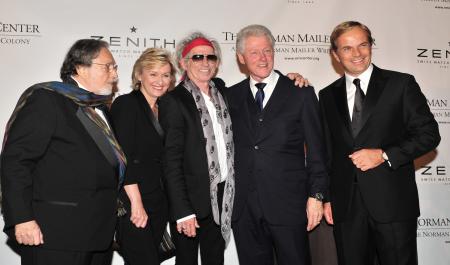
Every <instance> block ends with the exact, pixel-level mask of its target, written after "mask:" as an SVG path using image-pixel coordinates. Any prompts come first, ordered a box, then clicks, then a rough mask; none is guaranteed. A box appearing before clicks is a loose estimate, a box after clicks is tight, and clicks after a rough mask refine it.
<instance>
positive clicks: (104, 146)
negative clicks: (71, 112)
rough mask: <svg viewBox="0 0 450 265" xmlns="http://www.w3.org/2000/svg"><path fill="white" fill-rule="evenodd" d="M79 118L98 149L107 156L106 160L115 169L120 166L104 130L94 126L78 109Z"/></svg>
mask: <svg viewBox="0 0 450 265" xmlns="http://www.w3.org/2000/svg"><path fill="white" fill-rule="evenodd" d="M76 116H77V118H78V119H79V120H80V122H81V124H82V125H83V127H84V128H85V129H86V131H87V133H88V134H89V135H90V136H91V138H92V139H93V140H94V142H95V144H96V145H97V147H98V148H99V149H100V151H101V152H102V154H103V155H104V156H105V158H106V160H107V161H108V162H109V163H110V164H111V166H113V167H114V168H115V167H117V166H118V165H119V163H118V161H117V157H116V155H115V154H114V150H113V148H112V147H111V145H110V144H109V142H108V140H107V139H106V137H105V135H104V134H103V132H102V130H101V129H100V128H99V127H98V126H97V125H95V124H94V122H92V121H91V119H89V117H88V116H87V115H86V114H85V113H84V112H83V110H81V108H80V107H78V110H77V113H76Z"/></svg>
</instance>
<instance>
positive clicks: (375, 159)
mask: <svg viewBox="0 0 450 265" xmlns="http://www.w3.org/2000/svg"><path fill="white" fill-rule="evenodd" d="M348 157H349V158H350V159H351V160H352V162H353V164H354V165H355V166H356V167H357V168H359V169H361V170H362V171H367V170H369V169H372V168H375V167H377V166H379V165H381V164H382V163H383V162H384V159H383V150H381V149H361V150H358V151H356V152H354V153H353V154H351V155H349V156H348Z"/></svg>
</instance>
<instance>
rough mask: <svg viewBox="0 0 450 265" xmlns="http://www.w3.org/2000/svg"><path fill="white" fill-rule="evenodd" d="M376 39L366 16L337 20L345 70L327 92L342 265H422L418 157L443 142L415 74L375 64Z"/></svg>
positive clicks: (331, 206) (333, 219)
mask: <svg viewBox="0 0 450 265" xmlns="http://www.w3.org/2000/svg"><path fill="white" fill-rule="evenodd" d="M372 45H373V39H372V36H371V32H370V30H369V29H368V28H367V27H366V26H364V25H362V24H361V23H359V22H355V21H348V22H343V23H341V24H339V25H338V26H336V28H335V29H334V31H333V33H332V34H331V47H332V54H333V56H334V58H335V59H336V60H337V61H338V62H339V63H340V65H341V66H342V68H343V69H344V71H345V75H344V76H343V77H341V78H340V79H338V80H336V81H335V82H334V83H332V84H331V85H329V86H328V87H326V88H325V89H323V90H322V91H320V93H319V101H320V107H321V112H322V117H323V124H324V128H325V136H326V139H327V149H328V154H329V158H330V161H329V166H330V168H329V175H330V192H331V195H330V198H331V203H326V204H325V208H324V209H325V210H324V215H325V218H326V220H327V221H328V222H329V223H331V224H333V223H334V233H335V238H336V245H337V250H338V258H339V263H340V264H346V265H352V264H355V265H363V264H373V260H374V255H375V254H378V255H377V256H378V260H379V263H380V264H381V265H388V264H389V265H390V264H392V265H403V264H417V244H416V230H417V217H418V216H419V198H418V193H417V186H416V182H415V173H414V164H413V162H414V159H415V158H417V157H419V156H421V155H423V154H425V153H427V152H429V151H431V150H433V149H434V148H435V147H436V146H437V145H438V144H439V141H440V136H439V130H438V125H437V123H436V121H435V120H434V118H433V114H432V113H431V112H430V109H429V107H428V105H427V102H426V99H425V96H424V95H423V94H422V92H421V91H420V88H419V85H418V84H417V83H416V81H415V79H414V77H413V76H411V75H408V74H404V73H399V72H393V71H388V70H383V69H380V68H378V67H376V66H375V65H373V64H372V63H371V55H372Z"/></svg>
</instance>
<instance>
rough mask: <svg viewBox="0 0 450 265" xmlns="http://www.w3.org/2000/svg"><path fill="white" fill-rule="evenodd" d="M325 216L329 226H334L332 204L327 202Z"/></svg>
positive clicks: (324, 209)
mask: <svg viewBox="0 0 450 265" xmlns="http://www.w3.org/2000/svg"><path fill="white" fill-rule="evenodd" d="M323 216H324V217H325V221H327V223H328V224H330V225H334V221H333V213H332V211H331V202H326V203H324V204H323Z"/></svg>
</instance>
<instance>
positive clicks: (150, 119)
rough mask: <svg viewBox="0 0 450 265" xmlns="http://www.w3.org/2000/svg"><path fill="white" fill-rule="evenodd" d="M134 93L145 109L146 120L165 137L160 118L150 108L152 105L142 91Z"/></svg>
mask: <svg viewBox="0 0 450 265" xmlns="http://www.w3.org/2000/svg"><path fill="white" fill-rule="evenodd" d="M134 95H135V96H136V99H137V101H138V104H139V105H140V107H141V108H142V109H143V110H144V113H145V118H146V120H147V121H148V123H149V124H150V125H151V126H152V127H153V128H154V129H155V131H156V132H157V133H158V135H159V136H160V137H161V139H163V138H164V130H163V129H162V127H161V125H160V124H159V122H158V120H157V119H156V117H155V115H154V114H153V111H152V110H151V109H150V106H149V105H148V102H147V100H146V99H145V96H144V95H143V94H142V92H140V91H136V92H134Z"/></svg>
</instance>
